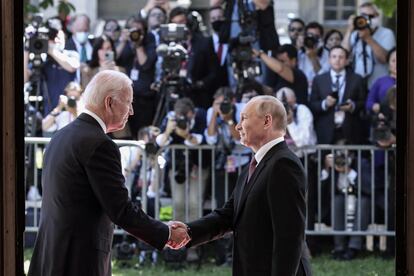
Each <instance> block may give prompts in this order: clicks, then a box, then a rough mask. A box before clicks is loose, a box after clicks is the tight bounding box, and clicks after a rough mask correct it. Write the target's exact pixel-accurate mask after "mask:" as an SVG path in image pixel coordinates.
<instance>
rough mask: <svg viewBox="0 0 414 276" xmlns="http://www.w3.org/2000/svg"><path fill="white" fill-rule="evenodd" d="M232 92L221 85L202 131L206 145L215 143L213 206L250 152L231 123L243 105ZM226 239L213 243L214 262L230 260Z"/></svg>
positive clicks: (224, 197)
mask: <svg viewBox="0 0 414 276" xmlns="http://www.w3.org/2000/svg"><path fill="white" fill-rule="evenodd" d="M234 96H235V95H234V93H233V91H232V90H231V89H230V88H229V87H221V88H219V89H218V90H217V92H216V93H215V94H214V102H213V105H212V106H211V107H210V108H209V109H208V110H207V128H206V130H205V131H204V135H205V137H206V141H207V144H209V145H216V151H215V152H216V156H215V168H214V169H215V182H214V183H215V194H214V195H213V196H214V197H215V200H216V206H215V208H216V207H221V206H223V204H224V202H225V201H226V200H227V199H228V198H229V197H230V195H231V194H232V192H233V189H234V187H235V185H236V182H237V176H238V174H239V170H241V169H242V167H243V166H245V165H246V164H248V163H249V160H250V157H251V151H250V150H249V149H248V148H246V147H243V146H242V145H241V144H240V142H239V141H240V134H239V132H238V131H237V130H236V128H235V126H236V124H237V123H238V122H239V121H240V112H241V110H242V108H243V106H244V104H241V103H236V101H235V97H234ZM229 243H230V240H229V239H226V238H223V239H220V240H217V241H216V242H215V249H216V250H215V251H216V264H217V265H221V264H223V263H225V262H227V263H229V262H230V261H231V259H230V256H231V252H229V250H226V248H227V249H229V248H231V246H229Z"/></svg>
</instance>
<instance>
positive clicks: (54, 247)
mask: <svg viewBox="0 0 414 276" xmlns="http://www.w3.org/2000/svg"><path fill="white" fill-rule="evenodd" d="M83 95H84V100H85V112H84V113H82V114H80V115H79V117H78V118H77V119H76V120H75V121H74V122H72V123H71V124H69V125H68V126H66V127H65V128H63V129H61V130H60V131H58V132H57V133H56V134H55V135H54V137H53V138H52V140H51V141H50V143H49V145H48V146H47V148H46V152H45V159H44V166H43V175H42V183H43V201H42V215H41V218H40V227H39V232H38V235H37V240H36V243H35V248H34V250H33V256H32V260H31V262H30V269H29V275H41V276H48V275H53V276H58V275H73V276H75V275H76V276H78V275H96V276H109V275H111V246H112V237H113V231H114V226H113V223H115V224H117V225H119V226H120V227H122V228H124V229H125V230H126V231H128V232H129V233H130V234H132V235H133V236H135V237H137V238H139V239H141V240H143V241H145V242H147V243H148V244H150V245H152V246H153V247H155V248H157V249H159V250H161V249H162V248H163V247H164V246H165V245H169V246H180V245H183V244H185V243H186V242H187V241H188V235H187V233H186V230H185V229H182V228H174V229H172V228H170V227H169V226H167V225H166V224H164V223H162V222H159V221H156V220H154V219H152V218H151V217H149V216H147V215H146V214H145V213H144V212H143V211H142V210H141V209H140V208H139V207H138V206H136V205H134V203H132V202H131V199H130V198H129V197H128V190H127V189H126V187H125V186H124V181H125V179H124V176H123V175H122V169H121V161H120V153H119V149H118V147H117V145H116V144H115V143H114V142H113V141H112V140H111V139H110V138H109V136H108V135H106V134H107V133H109V132H113V131H117V130H120V129H122V128H123V127H124V126H125V124H126V122H127V120H128V117H129V116H130V115H132V114H133V110H132V86H131V80H130V79H129V78H128V77H127V76H126V75H125V74H123V73H120V72H117V71H109V70H105V71H102V72H100V73H98V74H97V75H96V76H95V77H94V78H93V79H92V80H91V81H90V83H89V84H88V86H87V87H86V89H85V93H84V94H83Z"/></svg>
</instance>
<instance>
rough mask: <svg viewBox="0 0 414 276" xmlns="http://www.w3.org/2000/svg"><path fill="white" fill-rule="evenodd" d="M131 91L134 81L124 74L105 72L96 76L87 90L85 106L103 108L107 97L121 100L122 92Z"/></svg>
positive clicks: (112, 71) (84, 96) (84, 94)
mask: <svg viewBox="0 0 414 276" xmlns="http://www.w3.org/2000/svg"><path fill="white" fill-rule="evenodd" d="M123 91H131V93H132V81H131V79H130V78H128V76H127V75H125V74H124V73H121V72H118V71H114V70H104V71H101V72H99V73H98V74H96V75H95V76H94V77H93V78H92V80H91V81H90V82H89V84H88V85H87V86H86V88H85V92H84V93H83V99H84V101H85V106H86V107H88V106H91V107H94V108H102V107H103V106H104V101H105V98H106V97H107V96H112V97H113V98H119V97H120V94H121V92H123Z"/></svg>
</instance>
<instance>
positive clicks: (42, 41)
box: [25, 14, 62, 68]
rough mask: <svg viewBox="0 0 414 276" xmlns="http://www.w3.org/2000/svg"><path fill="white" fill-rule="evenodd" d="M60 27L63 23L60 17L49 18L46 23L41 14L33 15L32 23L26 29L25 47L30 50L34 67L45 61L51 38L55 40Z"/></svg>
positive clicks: (30, 57)
mask: <svg viewBox="0 0 414 276" xmlns="http://www.w3.org/2000/svg"><path fill="white" fill-rule="evenodd" d="M60 29H62V24H61V22H60V21H59V19H49V20H48V21H47V23H46V25H44V24H43V16H42V15H41V14H36V15H34V16H33V18H32V22H31V24H29V25H28V26H27V27H26V29H25V48H26V50H27V51H28V52H29V59H30V61H31V62H32V64H33V67H34V68H38V67H40V66H41V65H42V64H43V63H44V62H45V60H46V57H47V51H48V49H49V40H54V39H55V38H56V36H57V34H58V31H59V30H60Z"/></svg>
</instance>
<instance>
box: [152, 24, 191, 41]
mask: <svg viewBox="0 0 414 276" xmlns="http://www.w3.org/2000/svg"><path fill="white" fill-rule="evenodd" d="M159 33H160V39H161V41H163V42H164V43H169V42H180V41H185V40H186V39H187V36H188V29H187V27H186V26H185V25H184V24H175V23H170V24H162V25H161V26H160V31H159Z"/></svg>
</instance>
